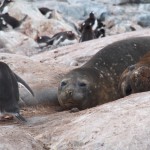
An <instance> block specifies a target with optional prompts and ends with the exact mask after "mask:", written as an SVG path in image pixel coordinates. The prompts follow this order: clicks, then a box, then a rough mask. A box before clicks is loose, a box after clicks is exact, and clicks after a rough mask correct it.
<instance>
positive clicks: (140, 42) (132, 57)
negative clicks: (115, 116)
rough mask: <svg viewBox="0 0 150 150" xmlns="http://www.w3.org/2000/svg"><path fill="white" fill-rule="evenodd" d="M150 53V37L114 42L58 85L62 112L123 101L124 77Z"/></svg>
mask: <svg viewBox="0 0 150 150" xmlns="http://www.w3.org/2000/svg"><path fill="white" fill-rule="evenodd" d="M148 51H150V37H149V36H148V37H134V38H128V39H124V40H121V41H117V42H114V43H112V44H110V45H108V46H106V47H104V48H103V49H101V50H100V51H99V52H98V53H96V54H95V56H93V57H92V58H91V59H90V60H89V61H88V62H87V63H85V64H84V65H83V66H81V67H79V68H76V69H73V70H72V71H70V72H69V73H67V74H66V75H65V76H64V78H63V79H62V80H61V82H60V83H59V85H58V100H59V103H60V105H61V107H62V108H63V109H71V110H72V109H73V110H74V108H77V109H75V110H82V109H86V108H90V107H94V106H96V105H100V104H104V103H106V102H110V101H114V100H116V99H118V98H120V94H119V91H118V82H119V78H120V75H121V73H122V72H123V71H124V70H125V69H126V68H127V67H128V66H129V65H132V64H135V63H136V62H138V61H139V59H140V58H141V57H142V56H143V55H144V54H145V53H147V52H148Z"/></svg>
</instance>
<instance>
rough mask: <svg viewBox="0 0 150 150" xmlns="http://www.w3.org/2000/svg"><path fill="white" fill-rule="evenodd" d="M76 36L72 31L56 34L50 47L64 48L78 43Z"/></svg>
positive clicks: (49, 42)
mask: <svg viewBox="0 0 150 150" xmlns="http://www.w3.org/2000/svg"><path fill="white" fill-rule="evenodd" d="M77 42H78V41H77V38H76V35H75V34H74V33H73V32H72V31H64V32H59V33H57V34H55V35H54V36H53V37H52V38H51V39H50V40H49V41H48V42H47V44H48V45H54V46H57V45H59V46H64V45H69V44H74V43H77Z"/></svg>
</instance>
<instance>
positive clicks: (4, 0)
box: [0, 0, 13, 14]
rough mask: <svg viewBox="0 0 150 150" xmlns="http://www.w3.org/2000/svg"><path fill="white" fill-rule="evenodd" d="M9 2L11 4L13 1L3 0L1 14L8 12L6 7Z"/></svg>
mask: <svg viewBox="0 0 150 150" xmlns="http://www.w3.org/2000/svg"><path fill="white" fill-rule="evenodd" d="M11 2H13V0H3V2H2V3H1V5H0V12H1V13H3V14H4V13H6V12H8V7H7V6H8V4H9V3H11Z"/></svg>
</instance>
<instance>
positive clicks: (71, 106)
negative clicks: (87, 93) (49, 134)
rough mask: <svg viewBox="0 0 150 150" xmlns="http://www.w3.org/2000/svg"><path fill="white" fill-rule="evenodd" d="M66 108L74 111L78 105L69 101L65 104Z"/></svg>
mask: <svg viewBox="0 0 150 150" xmlns="http://www.w3.org/2000/svg"><path fill="white" fill-rule="evenodd" d="M64 106H65V108H67V109H72V108H74V107H77V105H76V104H75V103H74V102H73V101H72V100H67V101H66V102H65V103H64Z"/></svg>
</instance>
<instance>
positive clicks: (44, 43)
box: [35, 36, 51, 47]
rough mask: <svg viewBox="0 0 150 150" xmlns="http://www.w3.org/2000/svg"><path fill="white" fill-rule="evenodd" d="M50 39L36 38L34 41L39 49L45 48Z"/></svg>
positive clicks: (45, 37)
mask: <svg viewBox="0 0 150 150" xmlns="http://www.w3.org/2000/svg"><path fill="white" fill-rule="evenodd" d="M50 39H51V38H50V37H49V36H38V37H37V38H36V40H35V41H36V42H37V43H38V44H39V46H40V47H45V46H47V45H48V42H49V41H50Z"/></svg>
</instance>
